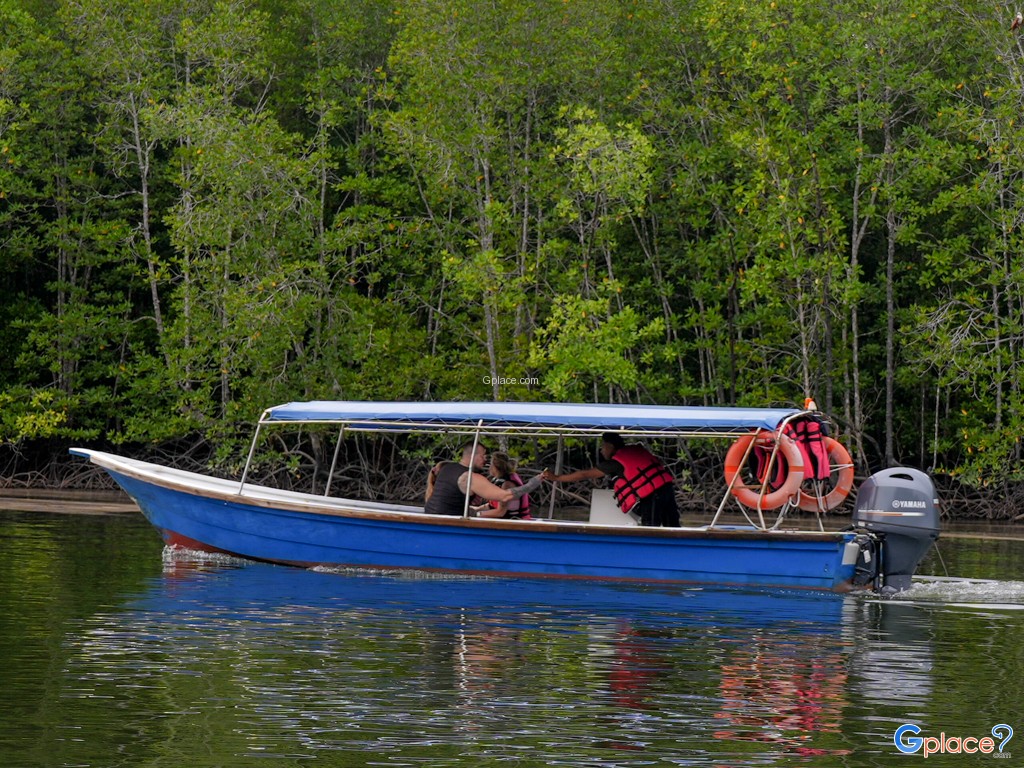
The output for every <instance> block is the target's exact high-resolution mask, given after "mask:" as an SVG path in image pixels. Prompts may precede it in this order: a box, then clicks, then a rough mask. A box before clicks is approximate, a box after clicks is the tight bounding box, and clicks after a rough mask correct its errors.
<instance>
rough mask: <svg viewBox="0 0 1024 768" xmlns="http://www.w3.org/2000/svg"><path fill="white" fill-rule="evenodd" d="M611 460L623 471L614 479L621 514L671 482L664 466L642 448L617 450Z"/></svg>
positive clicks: (636, 446) (631, 446)
mask: <svg viewBox="0 0 1024 768" xmlns="http://www.w3.org/2000/svg"><path fill="white" fill-rule="evenodd" d="M612 460H614V461H617V462H619V464H621V465H622V469H623V474H622V476H621V477H617V478H615V501H616V502H617V503H618V505H619V509H621V510H622V511H623V512H629V510H631V509H632V508H633V505H635V504H636V503H637V502H638V501H640V500H641V499H646V498H647V497H648V496H650V495H651V494H652V493H654V492H655V491H656V490H658V489H659V488H662V487H664V486H666V485H668V484H669V483H671V482H673V480H672V475H671V474H670V473H669V471H668V470H667V469H666V468H665V465H664V464H662V463H661V462H660V461H659V460H658V459H657V457H655V456H654V455H653V454H652V453H651V452H650V451H648V450H647V449H646V448H644V447H643V446H640V445H627V446H624V447H622V448H619V450H617V451H616V452H615V455H614V456H612Z"/></svg>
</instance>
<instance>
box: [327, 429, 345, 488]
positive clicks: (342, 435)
mask: <svg viewBox="0 0 1024 768" xmlns="http://www.w3.org/2000/svg"><path fill="white" fill-rule="evenodd" d="M344 439H345V425H344V424H342V425H341V429H339V430H338V442H337V443H335V444H334V458H332V459H331V470H330V472H328V473H327V487H325V488H324V496H325V497H327V496H329V495H330V493H331V483H332V482H334V468H335V467H337V466H338V454H339V453H340V452H341V441H342V440H344Z"/></svg>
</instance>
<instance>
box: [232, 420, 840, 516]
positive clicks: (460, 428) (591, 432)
mask: <svg viewBox="0 0 1024 768" xmlns="http://www.w3.org/2000/svg"><path fill="white" fill-rule="evenodd" d="M321 404H322V405H330V403H327V402H324V403H313V404H311V405H321ZM302 405H304V404H302V403H292V404H287V405H286V406H277V407H276V408H268V409H267V410H266V411H264V412H263V414H262V415H261V417H260V419H259V421H258V422H257V424H256V429H255V431H254V434H253V438H252V443H251V444H250V446H249V454H248V457H247V458H246V462H245V469H244V470H243V472H242V478H241V480H240V482H239V485H238V493H239V494H241V493H242V491H243V489H244V487H245V483H246V480H247V478H248V475H249V470H250V467H251V465H252V460H253V457H254V456H255V452H256V445H257V444H258V441H259V438H260V434H261V432H262V430H263V428H264V427H268V426H274V427H282V426H290V427H293V428H294V427H301V426H309V425H325V426H335V427H337V428H338V430H339V431H338V438H337V444H336V445H335V450H334V457H333V460H332V462H331V469H330V472H329V475H328V478H327V486H326V489H325V491H324V495H325V496H326V495H328V493H329V490H330V488H331V485H332V483H333V479H334V471H335V468H336V465H337V460H338V451H339V449H340V446H341V442H342V440H344V437H345V434H346V432H374V433H380V432H383V433H388V432H394V433H401V434H433V435H438V434H440V435H466V436H471V437H472V438H473V446H474V449H475V447H476V446H477V445H478V444H479V442H480V440H481V438H484V437H516V436H518V437H523V438H550V439H554V440H557V455H556V464H555V467H556V473H557V472H559V471H560V469H561V466H562V452H563V449H564V442H565V440H566V439H571V438H577V439H586V438H595V437H600V436H601V435H602V434H604V433H606V432H615V433H617V434H619V435H620V436H622V437H623V438H647V439H672V438H691V439H692V438H704V439H729V438H739V437H743V436H745V435H749V434H750V433H751V432H757V431H760V430H766V431H771V432H773V433H775V434H776V435H778V434H781V432H782V431H783V430H784V429H785V427H786V425H787V424H789V423H790V422H792V421H793V420H795V419H798V418H801V417H805V416H810V415H816V414H817V413H818V412H817V411H810V410H798V409H752V408H744V409H736V410H737V412H742V413H743V414H744V415H749V414H755V415H758V414H762V413H763V414H764V415H765V417H766V419H770V418H771V417H776V416H778V417H779V420H778V421H777V422H776V423H775V424H774V426H771V424H770V421H765V422H761V423H756V421H755V422H748V423H744V424H743V425H737V424H733V423H730V424H725V423H723V424H721V425H717V426H716V425H715V424H713V423H711V424H702V425H701V426H672V425H665V424H660V423H659V424H643V423H640V424H637V423H635V422H634V423H631V417H642V416H643V415H644V409H643V407H636V406H619V408H621V409H622V411H621V415H622V417H623V419H622V421H623V423H622V424H618V425H614V424H612V423H611V422H610V419H609V416H608V415H607V414H608V413H609V410H611V411H612V412H613V413H614V412H615V408H616V407H615V406H607V405H595V406H593V408H595V409H597V410H600V411H601V412H602V413H603V414H605V415H604V416H603V417H602V419H595V421H600V423H593V424H586V423H580V421H581V417H579V416H576V417H574V418H573V419H567V420H566V423H561V424H560V423H558V422H557V420H556V419H553V418H552V416H551V415H548V416H545V417H543V418H542V419H541V420H538V421H510V420H509V419H508V415H507V414H503V415H501V416H498V417H497V418H496V419H494V420H493V421H487V420H486V419H484V418H479V417H478V416H477V412H478V410H479V408H480V406H481V405H486V404H479V403H475V404H468V405H472V406H473V416H472V417H458V416H454V417H453V415H452V414H447V415H434V416H430V415H428V414H414V415H410V416H407V417H398V418H359V417H349V418H345V417H337V418H334V417H315V418H304V417H301V416H293V415H292V414H291V413H289V414H288V416H287V417H285V418H282V417H280V416H279V415H275V412H276V411H277V412H279V411H280V409H282V408H288V409H292V408H293V407H296V406H302ZM337 405H338V406H339V410H344V408H343V406H345V405H347V404H346V403H338V404H337ZM348 405H373V404H362V403H352V404H348ZM384 405H388V404H384ZM394 405H402V404H394ZM414 405H416V406H418V407H419V408H420V409H422V408H423V406H424V405H425V404H419V403H417V404H414ZM448 405H449V406H451V405H453V404H448ZM454 405H457V404H454ZM494 405H495V406H496V407H497V406H500V405H505V406H507V405H508V404H498V403H495V404H494ZM520 405H522V406H526V407H528V406H529V405H530V404H529V403H523V404H520ZM552 405H554V406H557V405H558V404H544V408H545V409H550V408H551V406H552ZM583 407H584V406H583V404H567V405H566V406H565V408H567V409H575V410H577V411H579V409H581V408H583ZM676 410H679V411H680V412H681V413H684V412H685V413H688V412H690V411H691V410H694V409H688V408H686V407H684V406H680V407H678V408H677V409H676ZM697 410H699V409H697ZM672 411H673V408H671V407H668V406H666V407H658V408H657V414H658V415H659V418H660V417H662V416H663V415H664V414H666V413H668V414H671V413H672ZM704 411H707V412H708V413H712V414H714V413H724V414H727V413H729V412H730V409H728V408H717V409H704V410H702V411H701V412H702V413H703V412H704ZM638 420H639V421H641V422H642V421H643V420H644V419H643V418H639V419H638ZM662 420H663V419H662ZM573 422H575V423H573ZM753 444H754V442H753V441H751V443H750V445H749V446H748V447H747V455H744V457H743V462H744V463H745V462H746V460H747V457H748V456H749V452H750V451H751V450H752V448H753ZM778 452H779V446H778V442H776V445H775V448H774V450H773V451H772V453H771V455H770V457H769V476H770V468H771V466H773V464H774V462H775V461H777V457H778ZM737 477H738V473H737V476H736V477H734V478H733V484H734V483H735V482H736V478H737ZM467 485H468V486H471V482H470V483H467ZM731 490H732V485H730V486H729V487H728V488H726V491H725V493H724V494H723V496H722V500H721V502H720V503H719V505H718V508H717V510H716V512H715V515H714V517H713V518H712V521H711V523H710V524H709V526H708V527H709V528H713V527H715V526H716V525H717V524H718V520H719V518H720V517H721V515H722V513H723V511H724V510H725V507H726V505H727V503H728V501H729V497H730V495H731V493H730V492H731ZM765 492H766V488H765V487H762V489H761V498H764V494H765ZM470 495H471V491H470V488H468V487H467V493H466V502H465V507H464V509H463V516H464V517H465V516H468V514H469V499H470ZM554 497H555V495H554V494H552V497H551V503H550V505H549V510H548V518H549V519H550V518H551V517H552V516H553V513H554ZM740 506H741V510H742V512H743V515H744V517H745V518H746V519H747V521H748V522H749V523H750V524H751V525H752V526H754V527H757V528H760V529H761V530H765V531H767V530H775V529H777V528H778V526H779V525H780V524H781V522H782V520H783V518H784V517H785V515H786V513H787V512H788V505H783V506H782V508H781V509H780V512H779V516H778V519H777V520H776V521H775V523H774V525H772V526H771V528H769V526H768V524H767V522H766V520H765V516H764V510H763V509H762V508H761V506H760V503H759V504H758V508H757V509H756V512H757V522H756V523H755V522H754V521H752V520H751V519H750V517H749V515H747V512H746V510H743V509H742V505H740ZM818 517H819V520H818V524H819V526H821V525H822V523H821V519H820V514H819V516H818Z"/></svg>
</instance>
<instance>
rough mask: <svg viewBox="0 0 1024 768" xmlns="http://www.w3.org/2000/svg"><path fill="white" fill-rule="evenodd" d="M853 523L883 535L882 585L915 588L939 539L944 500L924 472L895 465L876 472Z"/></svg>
mask: <svg viewBox="0 0 1024 768" xmlns="http://www.w3.org/2000/svg"><path fill="white" fill-rule="evenodd" d="M853 525H854V527H855V528H863V529H865V530H868V531H870V532H872V533H874V534H876V535H877V536H878V538H879V539H880V541H881V544H880V547H879V549H880V557H879V563H878V578H879V585H878V586H879V589H881V590H882V591H885V592H894V591H895V592H899V591H902V590H904V589H909V588H910V579H911V577H912V576H913V575H914V571H915V569H916V568H917V564H918V563H920V562H921V558H923V557H924V556H925V553H927V552H928V549H929V548H930V547H931V546H932V544H933V543H934V541H935V540H936V539H937V538H939V500H938V498H937V497H936V494H935V485H934V483H932V480H931V478H930V477H928V475H926V474H925V473H924V472H921V471H920V470H917V469H910V468H909V467H893V468H891V469H884V470H882V471H881V472H876V473H875V474H873V475H872V476H871V477H869V478H868V479H867V480H865V481H864V482H863V483H862V484H861V486H860V489H859V490H858V491H857V503H856V504H855V505H854V510H853Z"/></svg>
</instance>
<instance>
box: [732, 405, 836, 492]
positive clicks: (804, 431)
mask: <svg viewBox="0 0 1024 768" xmlns="http://www.w3.org/2000/svg"><path fill="white" fill-rule="evenodd" d="M782 431H783V432H785V433H786V435H788V436H789V437H791V438H793V441H794V442H795V443H796V445H797V448H799V449H800V454H801V455H802V456H803V459H804V478H805V479H807V480H827V479H828V478H829V477H830V476H831V474H832V468H831V466H830V464H829V456H828V448H827V447H826V445H825V436H826V435H825V430H824V429H822V426H821V422H820V421H818V420H817V419H814V418H802V419H796V420H795V421H791V422H789V424H787V425H786V426H785V428H784V429H783V430H782ZM771 453H772V449H771V448H767V447H763V446H760V445H755V446H754V450H753V453H752V455H751V462H752V464H753V466H752V469H753V471H754V474H755V475H756V476H757V479H758V480H760V481H761V482H762V483H763V482H764V480H765V474H766V472H767V471H768V460H769V459H770V458H771ZM787 475H789V464H788V462H787V461H786V459H785V457H784V456H783V455H782V454H781V453H780V454H779V455H777V456H776V457H775V462H774V463H773V464H772V475H771V477H770V478H768V487H769V488H770V489H771V490H773V491H777V490H778V489H779V488H781V487H782V484H783V483H784V482H786V477H787Z"/></svg>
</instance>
